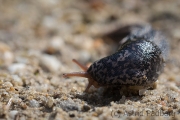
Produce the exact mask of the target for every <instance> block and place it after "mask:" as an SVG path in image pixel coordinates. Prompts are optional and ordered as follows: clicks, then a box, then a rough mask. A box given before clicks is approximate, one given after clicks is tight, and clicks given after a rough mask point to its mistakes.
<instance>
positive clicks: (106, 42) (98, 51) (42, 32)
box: [0, 0, 180, 117]
mask: <svg viewBox="0 0 180 120" xmlns="http://www.w3.org/2000/svg"><path fill="white" fill-rule="evenodd" d="M136 24H139V25H144V24H150V25H152V27H153V28H155V29H157V30H160V31H162V32H164V33H165V35H166V36H167V38H168V40H169V44H170V55H169V60H168V61H167V65H166V68H165V70H164V73H163V74H162V75H161V76H160V85H162V86H166V85H167V86H171V85H172V86H173V87H172V88H173V89H175V90H177V91H176V92H177V93H176V94H174V93H171V92H170V93H169V94H171V95H173V94H174V95H177V94H178V93H179V91H178V88H179V87H180V75H179V73H180V56H179V51H180V1H179V0H173V1H172V0H0V54H1V55H0V68H1V69H0V77H1V79H2V82H1V83H4V82H8V83H6V86H5V88H6V87H7V88H8V87H9V86H11V87H14V90H15V88H16V89H19V90H22V91H23V90H24V88H27V89H28V90H30V91H26V90H27V89H26V90H25V94H27V95H25V94H23V95H22V94H21V93H18V95H22V96H23V97H24V98H23V99H25V101H23V103H24V104H26V103H28V104H26V105H27V107H32V106H34V104H35V106H36V105H37V106H41V105H45V106H47V104H46V102H42V101H43V99H44V98H39V96H33V97H32V96H31V98H28V97H27V96H29V95H31V94H32V93H31V91H35V92H43V93H51V95H50V97H52V98H51V99H48V100H50V102H52V101H54V102H53V104H48V105H50V106H48V107H50V108H51V107H53V106H58V105H59V104H58V102H57V101H58V100H55V98H57V96H58V97H62V96H63V95H65V96H66V97H67V98H68V99H71V102H72V101H73V100H74V99H73V98H71V97H69V96H68V94H69V93H70V92H72V91H73V90H74V91H78V92H82V91H83V90H84V89H85V85H86V84H87V81H85V80H84V79H81V78H78V80H77V78H72V79H68V80H65V79H64V78H62V74H63V73H66V72H72V71H80V69H79V68H78V66H77V65H75V64H74V63H73V62H72V61H71V60H72V59H73V58H75V59H77V60H78V61H80V62H81V63H83V64H85V65H90V64H91V63H92V62H94V61H95V60H98V59H100V58H102V57H105V56H107V55H109V54H111V53H113V52H114V51H115V50H116V49H117V47H118V43H119V40H113V39H105V38H104V37H103V36H106V35H107V34H108V33H111V32H113V31H114V30H116V29H119V28H121V27H124V26H128V25H136ZM14 75H15V76H14ZM76 80H77V81H76ZM1 83H0V85H1ZM1 88H3V87H1ZM3 89H4V88H3ZM160 89H161V88H160ZM52 91H56V93H58V94H56V93H55V92H52ZM160 91H166V89H164V88H163V87H162V89H161V90H159V92H160ZM6 92H7V93H8V94H9V95H5V97H3V98H2V97H0V100H1V102H2V103H3V102H5V103H6V102H7V101H8V100H9V98H10V97H11V96H13V95H14V94H17V93H16V92H12V91H9V89H8V90H6ZM33 94H34V93H33ZM62 94H63V95H62ZM158 94H162V95H163V94H164V93H163V92H162V93H158ZM25 96H26V97H25ZM40 96H41V95H40ZM6 97H7V98H6ZM16 97H17V96H16ZM42 97H44V96H43V95H42ZM46 97H47V96H46ZM20 99H21V100H22V98H21V97H17V100H20ZM32 99H33V100H36V101H31V100H32ZM72 99H73V100H72ZM88 99H89V98H88ZM152 99H153V98H152ZM91 100H92V101H93V100H94V99H90V101H91ZM59 101H60V103H61V100H59ZM92 101H91V102H92ZM97 101H98V100H97ZM110 101H111V100H110ZM38 102H40V103H41V105H40V104H39V103H38ZM76 102H77V101H76ZM93 102H94V101H93ZM5 103H3V104H5ZM36 103H37V104H36ZM73 104H74V103H73ZM99 104H101V103H99ZM61 105H62V104H60V105H59V106H60V107H62V106H61ZM69 105H71V104H69ZM37 106H36V107H37ZM112 106H113V105H112ZM76 107H78V105H77V106H76ZM17 108H19V109H20V111H21V110H22V109H25V108H22V104H20V103H18V102H17V103H16V107H15V108H14V109H17ZM62 108H63V107H62ZM112 109H113V108H112ZM68 110H69V109H68ZM68 110H67V111H68ZM30 111H31V110H30ZM37 114H39V115H38V116H41V115H42V114H41V113H37ZM40 114H41V115H40ZM84 114H85V113H84ZM75 115H76V114H75ZM0 116H1V114H0ZM65 116H66V115H65ZM42 117H43V115H42Z"/></svg>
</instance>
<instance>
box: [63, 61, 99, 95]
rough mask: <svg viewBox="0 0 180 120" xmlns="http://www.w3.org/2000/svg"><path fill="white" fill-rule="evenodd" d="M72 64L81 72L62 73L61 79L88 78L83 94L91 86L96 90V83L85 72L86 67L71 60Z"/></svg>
mask: <svg viewBox="0 0 180 120" xmlns="http://www.w3.org/2000/svg"><path fill="white" fill-rule="evenodd" d="M72 61H73V62H75V63H76V64H77V65H78V66H79V67H80V68H81V69H82V70H83V71H82V72H72V73H64V74H63V77H65V78H67V77H74V76H76V77H85V78H88V81H89V83H88V85H87V87H86V89H85V92H88V90H89V88H90V87H91V86H92V85H93V86H94V87H96V88H98V87H99V86H98V83H97V82H96V81H95V80H94V79H93V78H92V77H91V75H90V74H89V73H88V72H87V70H88V67H87V66H84V65H82V64H81V63H79V62H78V61H77V60H75V59H73V60H72Z"/></svg>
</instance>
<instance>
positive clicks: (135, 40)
mask: <svg viewBox="0 0 180 120" xmlns="http://www.w3.org/2000/svg"><path fill="white" fill-rule="evenodd" d="M162 38H164V37H163V36H162V35H161V34H159V32H157V31H154V30H152V29H149V28H147V27H145V28H141V29H139V28H138V29H136V30H134V31H133V32H132V33H131V34H130V35H129V36H127V37H126V38H124V42H123V43H122V45H121V46H120V48H119V49H118V51H117V52H116V53H114V54H112V55H110V56H107V57H105V58H102V59H100V60H98V61H96V62H94V63H93V64H92V65H91V66H90V67H89V69H88V70H87V72H88V73H89V74H90V75H91V77H92V78H93V79H94V80H95V81H97V83H98V84H99V85H132V86H134V85H138V86H145V85H149V84H152V83H154V82H155V81H156V80H157V78H158V76H159V74H160V73H161V71H162V68H163V66H164V59H165V56H166V55H165V54H163V52H162V51H163V50H162V49H164V48H166V44H164V46H165V47H164V48H161V47H160V45H158V44H159V43H163V41H165V39H162ZM158 40H159V41H158ZM156 41H157V42H156ZM157 43H158V44H157ZM164 43H166V42H164Z"/></svg>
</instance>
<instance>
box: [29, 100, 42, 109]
mask: <svg viewBox="0 0 180 120" xmlns="http://www.w3.org/2000/svg"><path fill="white" fill-rule="evenodd" d="M29 106H30V107H39V106H40V105H39V102H38V101H36V100H35V99H32V100H30V101H29Z"/></svg>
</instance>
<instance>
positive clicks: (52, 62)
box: [40, 54, 62, 72]
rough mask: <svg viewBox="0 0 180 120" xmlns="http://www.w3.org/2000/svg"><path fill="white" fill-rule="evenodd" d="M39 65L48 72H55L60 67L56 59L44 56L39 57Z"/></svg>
mask: <svg viewBox="0 0 180 120" xmlns="http://www.w3.org/2000/svg"><path fill="white" fill-rule="evenodd" d="M40 65H41V66H42V67H44V68H45V69H47V70H48V71H50V72H57V71H59V69H60V68H61V66H62V65H61V63H60V61H59V60H58V59H57V58H56V57H54V56H52V55H45V54H44V55H42V56H40Z"/></svg>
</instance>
